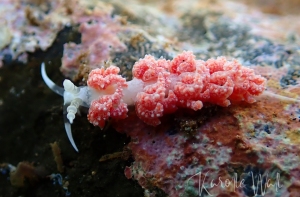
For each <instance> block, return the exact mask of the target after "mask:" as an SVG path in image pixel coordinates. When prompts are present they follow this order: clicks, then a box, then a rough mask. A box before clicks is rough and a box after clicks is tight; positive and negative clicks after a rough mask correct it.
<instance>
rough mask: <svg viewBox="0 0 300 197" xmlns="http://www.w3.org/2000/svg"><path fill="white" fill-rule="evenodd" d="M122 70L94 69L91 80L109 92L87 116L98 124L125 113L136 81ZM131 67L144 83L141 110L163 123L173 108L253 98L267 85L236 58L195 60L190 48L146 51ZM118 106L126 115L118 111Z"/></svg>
mask: <svg viewBox="0 0 300 197" xmlns="http://www.w3.org/2000/svg"><path fill="white" fill-rule="evenodd" d="M118 72H119V69H118V68H117V67H114V66H113V67H110V68H108V69H106V70H104V69H97V70H94V71H92V72H91V73H90V75H89V80H88V85H89V86H90V87H92V88H94V89H96V90H98V91H101V92H102V93H103V94H105V92H107V94H108V95H102V96H100V97H99V99H98V100H97V101H93V102H92V104H91V108H90V113H89V115H88V117H89V120H90V121H91V122H92V123H93V124H95V125H100V126H101V125H102V126H103V125H104V123H105V120H107V119H108V117H109V116H110V117H113V118H124V117H126V112H127V108H126V104H125V103H124V102H122V97H123V96H126V95H123V93H122V88H128V89H130V88H131V87H127V84H126V82H125V80H124V79H123V78H122V77H121V76H119V75H118ZM132 73H133V77H134V78H135V80H136V81H138V82H139V83H142V84H143V85H142V88H141V90H140V92H137V93H136V95H134V98H135V99H134V103H135V109H136V113H137V115H138V117H139V118H140V119H142V120H143V121H144V122H145V123H147V124H149V125H153V126H156V125H158V124H160V118H161V117H162V116H163V115H164V114H167V113H173V112H175V111H176V110H177V108H178V107H182V108H190V109H193V110H200V109H201V108H202V107H203V103H205V102H209V103H212V104H217V105H220V106H223V107H227V106H229V105H230V103H231V102H232V101H245V102H248V103H253V102H255V99H254V96H258V95H259V94H261V93H262V92H263V91H264V89H265V79H264V78H263V77H261V76H260V75H255V73H254V71H253V70H252V69H250V68H246V67H243V66H242V65H241V64H240V63H238V62H237V61H236V60H233V61H228V60H226V58H225V57H218V58H217V59H209V60H207V61H203V60H196V59H195V56H194V54H193V53H192V52H190V51H184V52H183V53H181V54H179V55H178V56H176V57H175V58H174V59H173V60H165V59H158V60H155V58H154V57H153V56H150V55H146V56H145V58H144V59H140V60H139V61H137V62H136V63H135V64H134V66H133V69H132ZM133 81H134V80H133ZM132 84H133V83H132ZM134 88H135V87H134ZM127 92H129V93H130V92H134V91H127ZM131 96H132V95H131ZM125 108H126V109H125ZM104 109H106V111H105V110H104ZM113 112H116V113H115V114H121V115H119V116H116V115H113ZM102 113H104V115H103V114H102ZM99 117H100V119H99Z"/></svg>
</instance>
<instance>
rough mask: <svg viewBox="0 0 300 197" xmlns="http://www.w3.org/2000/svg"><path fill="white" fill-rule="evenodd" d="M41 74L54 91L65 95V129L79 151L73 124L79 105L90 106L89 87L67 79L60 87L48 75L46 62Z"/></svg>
mask: <svg viewBox="0 0 300 197" xmlns="http://www.w3.org/2000/svg"><path fill="white" fill-rule="evenodd" d="M41 74H42V78H43V80H44V82H45V83H46V85H47V86H48V87H49V88H50V89H51V90H52V91H54V92H55V93H57V94H59V95H60V96H63V97H64V108H63V109H64V110H63V114H64V123H65V130H66V133H67V136H68V138H69V140H70V142H71V144H72V146H73V148H74V149H75V150H76V151H77V152H78V148H77V146H76V144H75V142H74V140H73V136H72V130H71V124H72V123H73V120H74V119H75V114H76V113H77V111H78V108H79V106H84V107H89V102H88V99H89V96H88V95H89V93H88V91H89V90H88V88H87V87H77V86H75V85H74V84H73V83H72V82H71V81H70V80H67V79H66V80H65V81H64V83H63V86H64V88H62V87H59V86H58V85H56V84H55V83H54V82H53V81H51V79H50V78H49V77H48V76H47V73H46V69H45V64H44V63H42V65H41Z"/></svg>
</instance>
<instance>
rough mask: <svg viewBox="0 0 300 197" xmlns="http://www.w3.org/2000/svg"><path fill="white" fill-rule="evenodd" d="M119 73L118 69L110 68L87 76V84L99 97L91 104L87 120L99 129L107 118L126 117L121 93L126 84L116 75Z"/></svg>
mask: <svg viewBox="0 0 300 197" xmlns="http://www.w3.org/2000/svg"><path fill="white" fill-rule="evenodd" d="M119 71H120V69H119V68H118V67H116V66H110V67H109V68H107V69H106V70H105V69H103V68H101V69H95V70H92V71H91V72H90V74H89V78H88V81H87V84H88V86H89V87H91V88H93V91H96V95H99V97H98V98H96V99H94V100H93V101H92V102H91V106H90V109H89V114H88V119H89V121H90V122H91V123H92V124H94V125H98V126H100V127H101V128H103V127H104V125H105V121H106V120H108V119H109V117H111V118H119V119H123V118H126V117H127V111H128V109H127V104H126V103H124V102H122V97H123V93H122V91H123V88H126V87H127V83H126V80H125V79H124V78H123V77H121V76H120V75H118V73H119Z"/></svg>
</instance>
